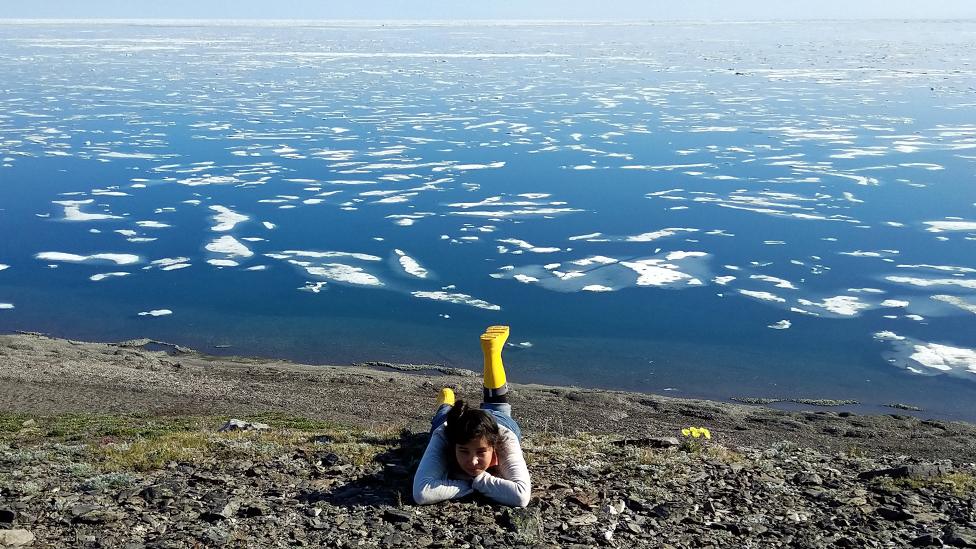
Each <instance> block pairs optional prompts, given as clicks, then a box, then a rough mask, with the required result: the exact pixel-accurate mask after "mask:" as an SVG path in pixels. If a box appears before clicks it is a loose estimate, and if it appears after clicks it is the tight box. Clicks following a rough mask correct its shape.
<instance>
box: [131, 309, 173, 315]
mask: <svg viewBox="0 0 976 549" xmlns="http://www.w3.org/2000/svg"><path fill="white" fill-rule="evenodd" d="M171 314H173V311H171V310H169V309H153V310H151V311H143V312H141V313H139V316H169V315H171Z"/></svg>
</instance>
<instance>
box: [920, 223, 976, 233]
mask: <svg viewBox="0 0 976 549" xmlns="http://www.w3.org/2000/svg"><path fill="white" fill-rule="evenodd" d="M924 223H925V224H926V225H928V226H929V228H928V229H925V230H926V231H928V232H930V233H941V232H944V231H976V221H925V222H924Z"/></svg>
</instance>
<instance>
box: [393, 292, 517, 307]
mask: <svg viewBox="0 0 976 549" xmlns="http://www.w3.org/2000/svg"><path fill="white" fill-rule="evenodd" d="M410 293H411V295H413V296H414V297H419V298H421V299H433V300H435V301H446V302H448V303H455V304H458V305H468V306H471V307H477V308H479V309H486V310H489V311H500V310H501V309H502V308H501V307H500V306H499V305H494V304H492V303H489V302H487V301H484V300H482V299H476V298H473V297H471V296H469V295H467V294H462V293H450V292H444V291H414V292H410Z"/></svg>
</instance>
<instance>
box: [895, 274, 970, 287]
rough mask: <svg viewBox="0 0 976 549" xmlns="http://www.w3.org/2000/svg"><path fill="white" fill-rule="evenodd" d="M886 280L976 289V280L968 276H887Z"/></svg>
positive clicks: (917, 284)
mask: <svg viewBox="0 0 976 549" xmlns="http://www.w3.org/2000/svg"><path fill="white" fill-rule="evenodd" d="M885 280H887V281H889V282H894V283H896V284H907V285H909V286H920V287H922V288H928V287H930V286H960V287H962V288H969V289H971V290H976V280H974V279H968V278H918V277H912V276H886V277H885Z"/></svg>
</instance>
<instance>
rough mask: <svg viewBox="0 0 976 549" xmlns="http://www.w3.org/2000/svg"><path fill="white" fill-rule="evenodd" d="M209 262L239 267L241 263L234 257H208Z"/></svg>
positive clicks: (222, 265)
mask: <svg viewBox="0 0 976 549" xmlns="http://www.w3.org/2000/svg"><path fill="white" fill-rule="evenodd" d="M207 263H209V264H211V265H213V266H214V267H237V266H238V265H240V263H238V262H237V261H234V260H233V259H208V260H207Z"/></svg>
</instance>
